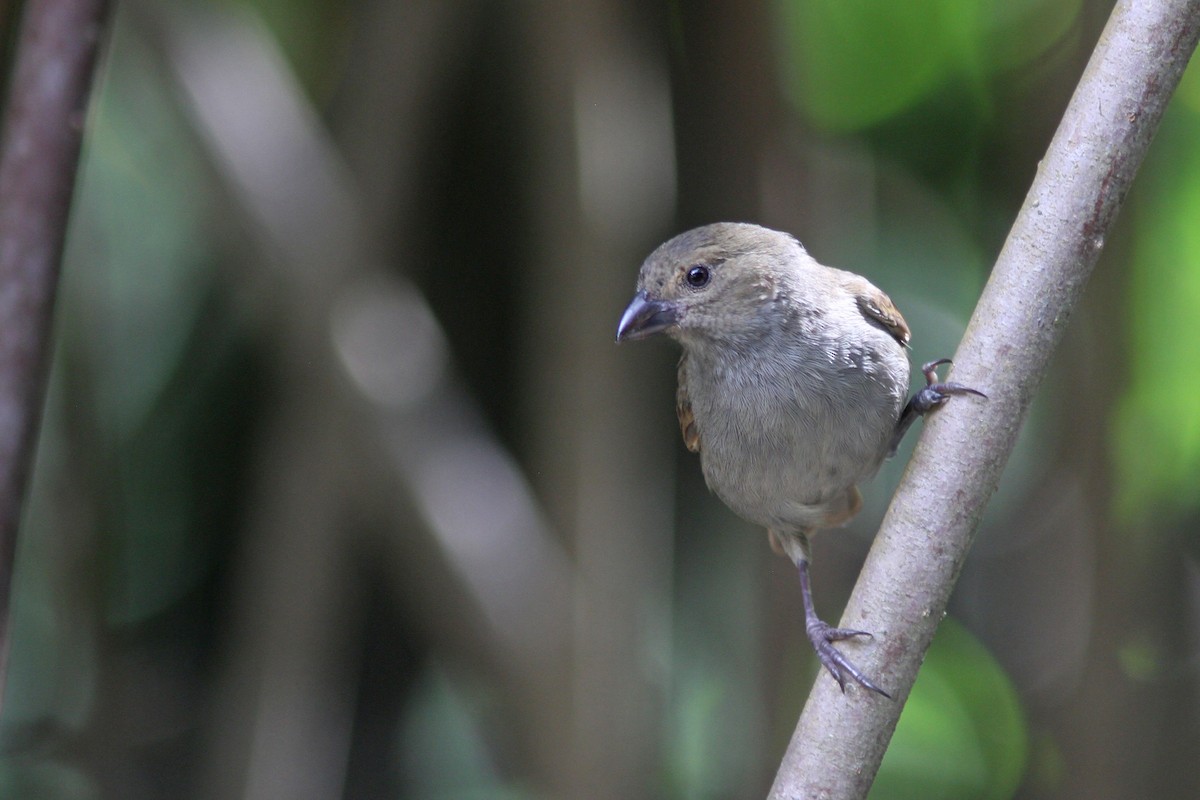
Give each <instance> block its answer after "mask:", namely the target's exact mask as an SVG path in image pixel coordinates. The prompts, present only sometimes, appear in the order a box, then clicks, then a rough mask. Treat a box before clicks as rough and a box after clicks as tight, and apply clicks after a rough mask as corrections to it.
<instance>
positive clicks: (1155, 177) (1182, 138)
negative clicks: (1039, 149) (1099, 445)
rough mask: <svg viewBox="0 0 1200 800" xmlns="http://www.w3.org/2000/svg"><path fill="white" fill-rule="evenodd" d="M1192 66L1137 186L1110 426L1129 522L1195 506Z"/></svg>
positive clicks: (1197, 217)
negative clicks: (1124, 377) (1121, 388)
mask: <svg viewBox="0 0 1200 800" xmlns="http://www.w3.org/2000/svg"><path fill="white" fill-rule="evenodd" d="M1198 76H1200V67H1198V66H1197V65H1196V64H1193V65H1192V66H1191V68H1190V69H1189V70H1188V72H1187V76H1186V79H1185V82H1184V87H1185V88H1184V89H1183V91H1182V94H1181V97H1182V98H1183V101H1182V102H1176V103H1173V104H1172V105H1171V107H1170V109H1168V113H1167V116H1166V119H1164V121H1163V124H1162V127H1161V128H1160V129H1159V132H1158V135H1157V137H1156V138H1155V142H1154V147H1153V148H1151V150H1150V153H1149V155H1148V157H1147V160H1146V163H1145V165H1144V166H1143V168H1142V172H1141V175H1140V176H1139V178H1138V183H1137V185H1136V187H1135V190H1134V191H1135V193H1136V194H1135V199H1134V203H1133V209H1132V210H1133V215H1134V228H1135V240H1134V247H1133V261H1134V265H1133V269H1132V270H1131V271H1130V284H1129V292H1128V306H1127V308H1128V315H1129V317H1128V320H1129V321H1128V332H1129V335H1128V340H1127V341H1128V345H1127V346H1128V348H1129V353H1128V359H1127V363H1128V365H1129V381H1128V384H1127V386H1126V388H1125V392H1124V395H1123V396H1122V397H1121V398H1120V400H1119V402H1118V404H1117V410H1116V414H1115V419H1114V421H1113V426H1112V437H1113V438H1112V452H1113V470H1114V473H1115V476H1116V481H1115V483H1116V493H1115V507H1116V513H1117V517H1118V519H1120V520H1122V521H1124V522H1125V523H1127V524H1130V523H1134V522H1136V521H1137V520H1139V519H1149V518H1156V519H1162V514H1163V512H1167V513H1169V514H1171V515H1175V514H1179V513H1183V512H1187V511H1194V510H1195V509H1197V508H1200V404H1197V402H1196V397H1197V395H1200V337H1198V336H1197V335H1196V331H1195V328H1196V309H1197V308H1200V147H1197V146H1196V143H1197V141H1200V77H1198Z"/></svg>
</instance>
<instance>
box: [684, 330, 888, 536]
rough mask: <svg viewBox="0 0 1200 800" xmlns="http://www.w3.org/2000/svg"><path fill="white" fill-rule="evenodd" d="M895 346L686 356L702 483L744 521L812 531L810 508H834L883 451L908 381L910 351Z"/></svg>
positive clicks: (876, 464) (868, 473)
mask: <svg viewBox="0 0 1200 800" xmlns="http://www.w3.org/2000/svg"><path fill="white" fill-rule="evenodd" d="M892 345H893V346H894V343H892ZM894 350H895V352H891V351H890V350H888V349H887V348H886V347H884V348H880V349H878V350H866V351H856V352H852V353H837V352H820V351H818V352H815V353H808V354H805V355H803V356H802V357H799V358H790V359H771V358H767V357H765V356H762V355H761V354H754V355H747V356H746V357H745V358H740V359H737V360H736V361H734V362H733V363H730V362H728V361H724V360H712V361H708V362H705V361H704V360H703V359H692V358H691V356H689V365H688V376H687V381H688V387H687V389H688V395H689V396H690V398H691V402H692V411H693V413H694V415H695V418H696V425H697V428H698V431H699V435H700V439H701V442H702V446H701V463H702V467H703V470H704V476H705V480H706V481H707V482H708V485H709V487H710V488H711V489H712V490H713V491H714V492H715V493H716V494H717V495H718V496H719V497H720V498H721V499H722V500H723V501H724V502H725V503H726V504H727V505H729V506H730V508H732V509H733V510H734V511H735V512H736V513H738V514H739V515H740V516H742V517H744V518H746V519H748V520H750V521H751V522H754V523H757V524H761V525H764V526H767V527H774V528H787V527H789V526H791V527H810V526H811V525H812V524H813V520H812V517H813V515H814V514H816V511H814V509H817V510H819V509H820V508H821V507H822V506H823V505H825V504H828V503H833V502H840V499H841V498H842V497H843V496H844V495H845V492H846V490H847V489H849V488H850V487H853V486H855V485H856V484H858V483H859V482H861V481H863V480H865V479H867V478H869V477H870V476H871V475H873V474H874V472H875V471H876V470H877V469H878V467H879V464H880V462H881V461H882V460H883V458H884V456H885V455H886V453H887V447H888V444H889V442H890V439H891V435H892V431H893V429H894V428H895V424H896V421H897V420H898V418H899V414H900V410H901V408H902V404H903V401H904V396H905V394H906V392H907V383H908V358H907V355H906V354H905V353H904V352H903V350H900V349H899V347H894Z"/></svg>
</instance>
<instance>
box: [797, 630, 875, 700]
mask: <svg viewBox="0 0 1200 800" xmlns="http://www.w3.org/2000/svg"><path fill="white" fill-rule="evenodd" d="M807 631H808V638H809V640H810V641H811V642H812V644H813V648H814V649H815V650H816V651H817V658H818V659H819V660H820V661H821V665H822V666H824V667H825V669H827V670H829V674H830V675H832V676H833V679H834V680H835V681H837V683H838V686H839V687H841V690H842V691H843V692H845V691H846V678H847V676H848V677H851V678H853V679H854V680H855V682H857V683H858V685H859V686H862V687H863V688H864V689H869V690H871V691H873V692H878V693H879V694H881V695H883V696H884V697H886V698H888V699H889V700H890V699H891V697H892V696H891V695H890V694H888V693H887V692H885V691H884V690H883V689H880V688H879V687H878V686H876V685H875V683H874V682H873V681H872V680H871V679H870V678H868V677H867V676H866V675H863V674H862V671H861V670H859V668H858V667H856V666H854V663H853V662H852V661H850V659H848V658H846V656H844V655H842V652H841V651H840V650H838V649H837V648H836V647H834V646H833V644H832V643H833V642H837V641H841V640H843V639H849V638H851V637H854V636H871V635H872V634H871V633H869V632H868V631H858V630H852V629H850V628H831V627H830V626H829V625H828V624H827V623H825V622H822V621H820V620H815V621H814V622H812V623H810V624H809V625H808V626H807Z"/></svg>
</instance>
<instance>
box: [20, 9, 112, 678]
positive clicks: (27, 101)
mask: <svg viewBox="0 0 1200 800" xmlns="http://www.w3.org/2000/svg"><path fill="white" fill-rule="evenodd" d="M107 8H108V3H107V2H106V0H30V1H29V2H27V3H26V4H25V10H24V14H23V17H22V21H21V31H20V38H19V41H18V45H17V54H16V65H15V71H14V74H13V79H12V82H11V89H10V91H9V96H8V106H7V115H6V119H5V126H4V140H3V146H2V149H0V334H2V335H0V690H2V688H3V685H4V679H5V677H6V672H7V664H8V633H9V624H8V623H9V601H10V593H11V588H12V575H13V558H14V555H15V553H16V548H17V526H18V524H19V523H20V519H21V507H22V501H23V500H24V496H25V487H26V483H27V478H28V474H29V464H30V462H31V461H32V458H33V451H34V444H35V442H36V439H37V436H36V434H37V428H38V423H39V422H40V420H41V410H42V398H43V396H44V394H45V384H46V372H47V365H48V363H49V352H50V348H49V339H50V324H51V316H52V311H53V307H54V295H55V288H56V286H57V284H58V271H59V264H60V262H61V261H62V252H63V242H64V240H65V239H66V230H67V212H68V209H69V207H70V204H71V194H72V190H73V188H74V186H75V173H76V167H77V166H78V163H79V148H80V142H81V140H82V136H83V121H84V116H85V112H86V109H87V101H88V96H89V94H90V89H91V86H92V74H93V71H94V68H95V63H96V52H97V50H98V47H99V42H100V33H101V30H102V27H103V23H104V20H105V17H106V12H107Z"/></svg>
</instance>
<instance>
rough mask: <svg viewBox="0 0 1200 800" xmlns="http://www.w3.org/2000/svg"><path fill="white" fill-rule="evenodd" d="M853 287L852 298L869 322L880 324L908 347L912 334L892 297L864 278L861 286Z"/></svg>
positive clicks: (902, 344)
mask: <svg viewBox="0 0 1200 800" xmlns="http://www.w3.org/2000/svg"><path fill="white" fill-rule="evenodd" d="M854 288H855V294H854V298H855V300H857V301H858V307H859V309H861V310H862V312H863V315H864V316H866V318H867V319H868V320H870V321H871V322H873V323H875V324H877V325H881V326H882V327H883V329H884V330H885V331H887V332H888V333H890V334H891V335H892V338H893V339H895V340H896V341H897V342H899V343H900V345H901V346H902V347H908V340H909V339H910V338H912V334H911V333H910V332H909V330H908V323H907V322H905V321H904V317H902V316H900V311H899V310H898V309H897V308H896V305H895V304H894V303H893V302H892V298H890V297H888V296H887V295H886V294H884V293H883V292H881V291H879V290H878V289H876V288H875V287H874V286H872V285H871V284H870V283H868V282H867V281H866V280H863V281H862V285H861V286H857V287H854Z"/></svg>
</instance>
